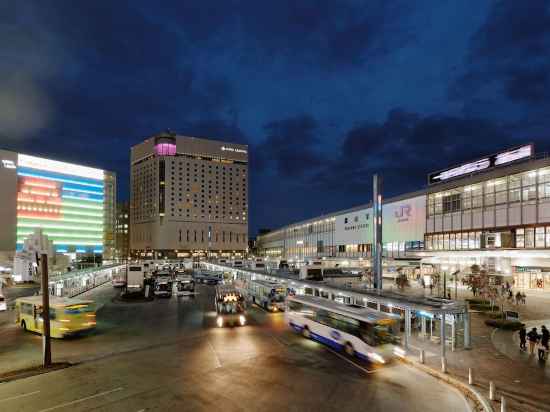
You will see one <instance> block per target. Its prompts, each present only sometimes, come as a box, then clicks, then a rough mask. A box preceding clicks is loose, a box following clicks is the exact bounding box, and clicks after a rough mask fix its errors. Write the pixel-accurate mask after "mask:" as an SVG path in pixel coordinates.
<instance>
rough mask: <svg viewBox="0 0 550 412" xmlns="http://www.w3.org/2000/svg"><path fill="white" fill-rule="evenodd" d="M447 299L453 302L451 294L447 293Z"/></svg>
mask: <svg viewBox="0 0 550 412" xmlns="http://www.w3.org/2000/svg"><path fill="white" fill-rule="evenodd" d="M447 299H449V300H451V292H447Z"/></svg>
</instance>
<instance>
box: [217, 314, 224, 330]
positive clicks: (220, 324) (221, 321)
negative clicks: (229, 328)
mask: <svg viewBox="0 0 550 412" xmlns="http://www.w3.org/2000/svg"><path fill="white" fill-rule="evenodd" d="M216 324H217V325H218V327H220V328H221V327H222V326H223V318H222V317H221V316H218V318H217V319H216Z"/></svg>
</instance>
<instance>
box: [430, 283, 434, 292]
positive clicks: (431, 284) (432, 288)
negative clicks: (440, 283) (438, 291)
mask: <svg viewBox="0 0 550 412" xmlns="http://www.w3.org/2000/svg"><path fill="white" fill-rule="evenodd" d="M433 290H434V284H433V283H430V295H431V294H432V293H433Z"/></svg>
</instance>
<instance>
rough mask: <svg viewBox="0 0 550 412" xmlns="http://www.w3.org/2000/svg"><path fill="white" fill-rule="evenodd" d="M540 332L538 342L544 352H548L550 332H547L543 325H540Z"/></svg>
mask: <svg viewBox="0 0 550 412" xmlns="http://www.w3.org/2000/svg"><path fill="white" fill-rule="evenodd" d="M540 332H541V337H540V341H541V343H542V344H543V345H544V347H545V348H546V350H549V349H550V348H548V342H549V341H550V332H549V331H548V329H546V326H544V325H542V327H541V331H540Z"/></svg>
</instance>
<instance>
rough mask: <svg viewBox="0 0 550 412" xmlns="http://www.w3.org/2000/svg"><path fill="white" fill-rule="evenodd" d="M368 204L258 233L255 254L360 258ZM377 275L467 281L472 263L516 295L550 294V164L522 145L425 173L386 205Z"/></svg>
mask: <svg viewBox="0 0 550 412" xmlns="http://www.w3.org/2000/svg"><path fill="white" fill-rule="evenodd" d="M371 219H372V205H371V204H366V205H361V206H358V207H355V208H351V209H348V210H342V211H338V212H335V213H331V214H327V215H323V216H319V217H317V218H313V219H309V220H306V221H302V222H298V223H295V224H291V225H287V226H285V227H282V228H280V229H277V230H274V231H272V232H270V233H267V234H264V235H261V236H258V242H257V243H258V244H257V247H258V250H259V251H260V253H261V254H263V255H265V256H268V257H272V258H274V259H285V260H292V261H298V262H304V261H308V260H311V259H322V258H325V259H329V258H336V259H340V260H343V261H346V260H351V259H353V260H358V261H359V260H364V264H365V265H368V264H369V263H368V258H370V257H371V248H372V235H373V234H372V221H371ZM382 221H383V234H382V241H383V248H384V257H385V260H384V271H385V272H386V271H389V272H392V271H395V269H396V268H397V267H399V266H402V269H403V270H405V273H408V274H409V273H414V274H418V273H419V270H420V271H422V274H426V273H427V274H429V273H433V272H434V271H437V272H447V273H453V272H455V271H456V270H460V272H461V273H462V274H468V273H469V271H470V268H471V266H472V265H474V264H476V265H479V266H480V267H481V268H483V269H485V270H486V271H487V273H488V274H489V275H491V276H493V277H500V278H501V279H504V278H506V280H509V281H511V282H512V281H513V283H514V285H515V286H516V287H518V288H522V289H538V290H550V157H547V156H546V155H545V154H542V155H535V153H534V148H533V146H532V145H530V144H526V145H523V146H520V147H517V148H513V149H509V150H506V151H503V152H500V153H496V154H493V155H489V156H486V157H483V158H481V159H478V160H475V161H473V162H469V163H465V164H461V165H457V166H453V167H450V168H447V169H445V170H441V171H437V172H433V173H430V174H429V175H428V184H427V186H426V187H425V188H423V189H421V190H419V191H416V192H412V193H407V194H403V195H401V196H398V197H394V198H390V199H385V200H384V201H383V215H382Z"/></svg>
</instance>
